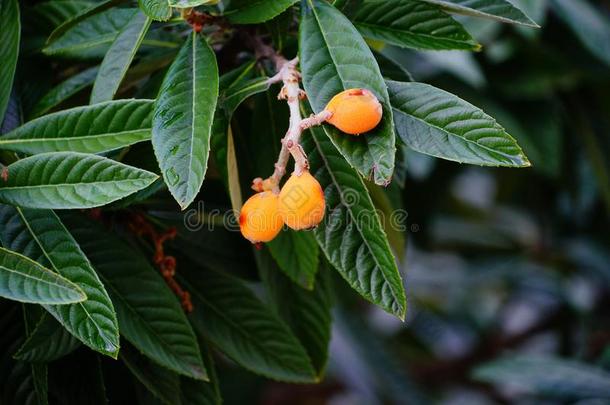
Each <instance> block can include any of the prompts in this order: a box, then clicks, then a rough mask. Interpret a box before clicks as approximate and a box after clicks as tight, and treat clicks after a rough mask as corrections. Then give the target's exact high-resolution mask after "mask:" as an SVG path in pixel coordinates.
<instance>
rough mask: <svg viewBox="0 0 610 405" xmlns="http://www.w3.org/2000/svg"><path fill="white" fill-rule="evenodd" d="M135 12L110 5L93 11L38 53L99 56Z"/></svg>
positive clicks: (81, 57)
mask: <svg viewBox="0 0 610 405" xmlns="http://www.w3.org/2000/svg"><path fill="white" fill-rule="evenodd" d="M137 11H138V10H137V9H134V8H111V9H110V10H106V11H103V12H101V13H99V14H94V15H92V16H90V17H88V18H85V19H83V20H82V21H80V22H78V23H77V24H75V25H74V26H72V27H71V28H69V29H68V30H66V31H65V33H63V35H61V36H60V37H58V38H57V39H56V40H54V41H53V42H51V43H50V44H49V45H47V46H46V47H45V48H44V49H43V50H42V52H43V53H45V54H46V55H52V56H62V57H68V58H79V59H87V58H101V57H103V56H104V55H105V54H106V51H107V49H108V47H109V46H110V45H111V44H112V43H113V42H114V40H115V39H116V38H117V36H118V35H119V33H120V32H121V30H122V29H123V27H124V26H125V25H126V24H127V23H128V22H129V21H130V20H131V19H132V18H133V16H134V15H135V14H136V12H137ZM62 26H63V25H62ZM62 26H60V27H58V28H57V29H58V30H59V29H60V28H61V27H62ZM51 37H53V34H51Z"/></svg>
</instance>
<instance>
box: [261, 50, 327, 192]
mask: <svg viewBox="0 0 610 405" xmlns="http://www.w3.org/2000/svg"><path fill="white" fill-rule="evenodd" d="M255 50H256V53H257V56H258V57H266V58H269V59H271V60H272V61H273V62H274V63H275V67H276V71H277V73H276V74H275V75H274V76H272V77H270V78H269V79H268V81H267V83H268V84H275V83H280V82H281V83H283V86H282V89H281V90H280V93H279V95H278V99H280V100H286V102H287V103H288V108H289V110H290V119H289V125H288V131H287V132H286V135H285V136H284V138H282V148H281V150H280V153H279V156H278V159H277V162H276V163H275V165H274V171H273V174H272V175H271V176H270V177H269V178H268V179H266V180H262V179H261V178H256V179H254V181H253V182H252V189H254V190H255V191H263V190H271V191H273V192H275V193H279V184H280V181H281V180H282V177H283V176H284V174H286V166H287V165H288V161H289V160H290V157H291V156H292V158H293V159H294V173H295V174H296V175H297V176H300V175H301V173H303V172H304V171H307V170H309V162H308V160H307V155H306V154H305V151H304V150H303V147H302V146H301V143H300V141H301V135H302V134H303V131H304V130H306V129H309V128H311V127H313V126H316V125H321V124H322V123H324V122H325V121H326V120H327V119H329V118H330V116H331V115H332V113H330V112H329V111H326V110H324V111H321V112H320V113H319V114H315V115H311V116H310V117H309V118H303V117H302V116H301V109H300V101H301V100H303V99H305V98H306V97H307V95H306V94H305V91H304V90H302V89H301V87H300V84H299V82H300V80H301V73H300V72H299V69H298V67H297V66H298V64H299V58H298V57H296V58H294V59H291V60H287V59H286V58H284V57H283V56H282V55H279V54H277V53H276V52H275V51H274V50H273V48H271V47H270V46H268V45H266V44H264V43H263V42H262V41H261V40H260V38H257V39H256V40H255Z"/></svg>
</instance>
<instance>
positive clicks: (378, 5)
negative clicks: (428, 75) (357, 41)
mask: <svg viewBox="0 0 610 405" xmlns="http://www.w3.org/2000/svg"><path fill="white" fill-rule="evenodd" d="M350 19H351V20H352V21H353V22H354V25H355V26H356V28H358V30H359V31H360V32H361V33H362V35H364V36H365V37H368V38H372V39H376V40H379V41H383V42H386V43H389V44H392V45H396V46H400V47H406V48H415V49H434V50H439V49H465V50H476V49H479V48H480V45H478V44H477V43H476V41H475V40H473V39H472V37H471V36H470V34H468V32H467V31H466V30H465V29H464V27H462V25H461V24H460V23H458V22H457V21H455V20H454V19H453V18H451V17H450V16H449V15H448V14H446V13H444V12H443V11H441V10H439V9H438V7H435V6H432V5H429V4H425V3H422V2H421V1H416V0H363V1H362V2H361V3H358V5H357V6H356V7H354V12H353V13H351V14H350Z"/></svg>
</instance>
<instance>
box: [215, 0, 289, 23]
mask: <svg viewBox="0 0 610 405" xmlns="http://www.w3.org/2000/svg"><path fill="white" fill-rule="evenodd" d="M297 1H298V0H233V1H231V3H230V5H229V7H228V8H227V10H225V13H224V14H225V16H226V17H227V18H228V19H229V21H231V22H232V23H233V24H260V23H263V22H265V21H268V20H271V19H272V18H273V17H275V16H277V15H280V14H281V13H282V12H283V11H284V10H286V9H287V8H288V7H290V6H292V5H293V4H294V3H296V2H297Z"/></svg>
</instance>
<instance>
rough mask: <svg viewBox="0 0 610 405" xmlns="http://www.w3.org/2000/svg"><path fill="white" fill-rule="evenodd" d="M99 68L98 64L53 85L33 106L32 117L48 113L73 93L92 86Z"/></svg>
mask: <svg viewBox="0 0 610 405" xmlns="http://www.w3.org/2000/svg"><path fill="white" fill-rule="evenodd" d="M98 69H99V67H98V66H94V67H92V68H89V69H85V70H83V71H82V72H80V73H77V74H75V75H74V76H71V77H70V78H69V79H66V80H64V81H63V82H61V83H59V84H58V85H57V86H55V87H53V88H52V89H51V90H49V92H48V93H46V94H45V95H44V96H42V97H41V98H40V100H38V102H37V103H36V104H35V105H34V107H32V112H31V113H30V119H31V118H36V117H39V116H41V115H43V114H45V113H47V112H48V111H50V110H51V109H53V108H55V107H57V106H58V105H60V104H61V103H63V102H64V101H66V100H68V99H69V98H70V97H72V96H73V95H75V94H77V93H78V92H79V91H81V90H83V89H86V88H87V87H89V86H91V85H92V84H93V82H94V81H95V77H96V76H97V71H98Z"/></svg>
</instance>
